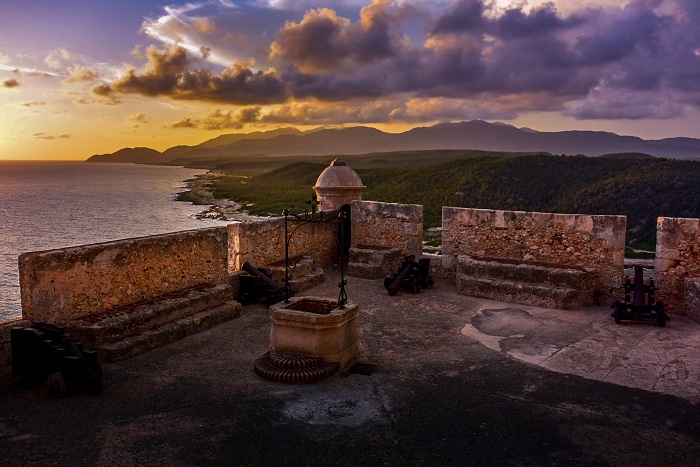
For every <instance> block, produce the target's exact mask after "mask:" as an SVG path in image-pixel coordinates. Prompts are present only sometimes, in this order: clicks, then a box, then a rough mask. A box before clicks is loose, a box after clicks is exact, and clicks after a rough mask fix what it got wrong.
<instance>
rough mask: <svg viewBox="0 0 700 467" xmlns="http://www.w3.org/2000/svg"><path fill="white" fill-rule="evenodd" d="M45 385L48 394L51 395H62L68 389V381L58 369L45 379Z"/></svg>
mask: <svg viewBox="0 0 700 467" xmlns="http://www.w3.org/2000/svg"><path fill="white" fill-rule="evenodd" d="M46 385H47V386H48V387H49V394H51V395H52V396H53V397H64V396H65V395H66V394H67V393H68V391H70V382H68V380H67V379H66V377H65V376H63V373H61V372H60V371H57V372H55V373H51V375H49V379H48V380H46Z"/></svg>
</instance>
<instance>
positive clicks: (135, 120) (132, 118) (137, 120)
mask: <svg viewBox="0 0 700 467" xmlns="http://www.w3.org/2000/svg"><path fill="white" fill-rule="evenodd" d="M126 120H127V121H128V122H131V123H132V126H133V127H134V128H139V127H140V126H141V125H148V124H149V123H151V122H149V121H148V119H147V118H146V114H145V113H144V112H139V113H137V114H134V115H129V116H128V117H127V118H126Z"/></svg>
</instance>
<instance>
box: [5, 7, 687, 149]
mask: <svg viewBox="0 0 700 467" xmlns="http://www.w3.org/2000/svg"><path fill="white" fill-rule="evenodd" d="M472 119H482V120H487V121H499V122H505V123H509V124H512V125H515V126H518V127H528V128H532V129H535V130H539V131H561V130H571V129H578V130H597V131H610V132H614V133H618V134H622V135H635V136H639V137H642V138H645V139H660V138H665V137H677V136H687V137H694V138H700V124H699V122H700V2H699V1H698V0H616V1H613V0H553V1H548V2H547V1H541V0H515V1H511V0H374V1H372V0H326V1H312V0H211V1H197V0H193V1H189V2H177V1H171V2H167V1H153V0H119V1H117V0H110V1H102V0H99V1H97V0H62V1H60V2H58V1H56V0H31V1H10V0H2V5H1V8H0V159H20V160H25V159H26V160H29V159H39V160H52V159H78V160H84V159H86V158H88V157H90V156H91V155H93V154H104V153H111V152H114V151H116V150H118V149H121V148H124V147H137V146H147V147H151V148H154V149H157V150H161V151H162V150H165V149H167V148H169V147H172V146H176V145H181V144H189V145H193V144H198V143H201V142H203V141H206V140H208V139H211V138H214V137H216V136H218V135H220V134H224V133H237V132H251V131H260V130H270V129H274V128H279V127H289V126H293V127H297V128H299V129H302V130H305V129H312V128H316V127H319V126H334V127H338V126H354V125H366V126H373V127H376V128H379V129H382V130H384V131H391V132H399V131H405V130H407V129H410V128H413V127H416V126H427V125H432V124H435V123H440V122H448V121H463V120H472Z"/></svg>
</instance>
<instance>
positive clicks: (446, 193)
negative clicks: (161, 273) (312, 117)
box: [217, 155, 700, 249]
mask: <svg viewBox="0 0 700 467" xmlns="http://www.w3.org/2000/svg"><path fill="white" fill-rule="evenodd" d="M323 168H324V167H323V166H320V165H318V164H306V163H295V164H291V165H288V166H285V167H282V168H280V169H277V170H274V171H272V172H269V173H267V174H263V175H260V176H258V177H253V178H251V179H247V180H245V185H242V184H241V182H240V179H238V178H233V177H232V178H230V179H226V178H224V179H222V180H221V183H220V185H219V187H218V190H217V195H219V196H225V197H229V198H231V199H237V200H239V201H248V202H252V203H254V205H253V206H252V207H251V211H252V212H253V213H268V212H278V211H280V209H279V208H280V206H281V205H280V204H279V203H280V202H282V201H281V200H285V201H284V202H287V203H290V202H291V200H292V199H296V200H299V201H297V202H298V205H290V206H286V207H290V208H291V209H298V210H302V211H303V210H304V209H305V208H308V206H304V205H303V202H302V201H301V200H304V199H309V198H310V196H311V193H312V190H311V186H312V185H313V183H314V182H315V181H316V177H318V174H319V173H320V171H321V170H322V169H323ZM357 172H358V174H359V175H360V177H361V178H362V181H363V183H364V184H365V185H366V186H367V189H366V190H365V193H364V195H363V199H366V200H378V201H386V202H398V203H415V204H422V205H423V206H424V218H425V223H426V227H428V226H436V225H440V223H441V216H442V206H456V207H471V208H484V209H504V210H523V211H540V212H560V213H585V214H622V215H626V216H627V227H628V230H629V231H628V237H627V243H628V245H631V246H633V247H641V248H646V249H648V248H652V247H653V245H654V244H655V241H656V219H657V217H659V216H667V217H693V218H697V217H700V162H698V161H681V160H671V159H657V158H626V157H582V156H551V155H527V156H518V157H507V158H504V157H488V156H487V157H475V158H470V159H462V160H454V161H449V162H444V163H440V164H435V165H427V166H421V167H400V168H380V169H357Z"/></svg>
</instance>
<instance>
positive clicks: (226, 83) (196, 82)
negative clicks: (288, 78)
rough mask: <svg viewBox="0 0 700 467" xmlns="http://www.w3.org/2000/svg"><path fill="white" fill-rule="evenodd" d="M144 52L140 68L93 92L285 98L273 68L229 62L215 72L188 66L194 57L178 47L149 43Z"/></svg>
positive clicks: (263, 100)
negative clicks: (253, 66) (256, 68)
mask: <svg viewBox="0 0 700 467" xmlns="http://www.w3.org/2000/svg"><path fill="white" fill-rule="evenodd" d="M145 54H146V56H147V57H148V63H147V64H146V66H145V68H144V70H143V71H141V72H139V71H136V70H135V69H134V68H129V69H127V70H126V72H125V74H124V75H123V76H122V77H121V78H119V79H117V80H116V81H113V82H112V83H104V84H101V85H98V86H95V87H93V88H92V92H93V94H96V95H98V96H111V95H113V94H114V93H123V94H141V95H144V96H151V97H153V96H167V97H170V98H173V99H182V100H200V101H211V102H221V103H228V104H236V105H248V104H270V103H276V102H282V101H284V100H286V99H287V96H286V90H285V87H284V85H283V84H282V83H281V82H280V78H279V76H278V74H277V71H276V70H275V69H269V70H267V71H260V70H258V71H253V69H252V67H251V66H250V65H249V64H245V63H233V64H232V65H231V67H230V68H227V69H225V70H224V71H223V72H221V73H220V74H215V73H213V72H211V71H209V70H205V69H202V68H196V69H191V66H190V65H192V64H194V61H193V59H191V58H189V57H188V56H187V51H186V50H185V49H183V48H182V47H177V46H175V47H170V48H167V49H158V48H157V47H155V46H149V47H148V48H147V49H146V51H145Z"/></svg>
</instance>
